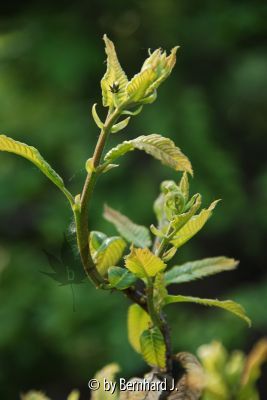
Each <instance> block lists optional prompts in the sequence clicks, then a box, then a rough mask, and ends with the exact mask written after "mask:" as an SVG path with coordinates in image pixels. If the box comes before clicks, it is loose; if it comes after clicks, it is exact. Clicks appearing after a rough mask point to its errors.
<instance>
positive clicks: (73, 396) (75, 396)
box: [67, 390, 80, 400]
mask: <svg viewBox="0 0 267 400" xmlns="http://www.w3.org/2000/svg"><path fill="white" fill-rule="evenodd" d="M79 398H80V392H79V391H78V390H73V391H72V392H71V393H70V394H69V395H68V397H67V400H79Z"/></svg>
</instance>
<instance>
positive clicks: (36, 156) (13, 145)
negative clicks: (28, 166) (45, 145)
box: [0, 135, 73, 205]
mask: <svg viewBox="0 0 267 400" xmlns="http://www.w3.org/2000/svg"><path fill="white" fill-rule="evenodd" d="M0 151H7V152H10V153H14V154H17V155H19V156H21V157H24V158H26V159H27V160H29V161H31V162H32V163H33V164H35V165H36V167H38V168H39V169H40V170H41V171H42V172H43V174H45V175H46V176H47V178H48V179H50V180H51V181H52V182H53V183H54V184H55V185H56V186H57V187H58V188H59V189H60V190H61V191H62V192H63V193H64V194H65V196H66V197H67V199H68V200H69V202H70V203H71V205H72V204H73V197H72V195H71V194H70V193H69V191H68V190H67V189H66V188H65V186H64V182H63V180H62V178H61V177H60V176H59V175H58V174H57V173H56V172H55V171H54V170H53V168H52V167H51V166H50V165H49V164H48V163H47V162H46V161H45V160H44V158H43V157H42V156H41V154H40V153H39V151H38V150H37V149H36V148H35V147H32V146H28V145H27V144H25V143H21V142H18V141H16V140H13V139H11V138H9V137H7V136H5V135H0Z"/></svg>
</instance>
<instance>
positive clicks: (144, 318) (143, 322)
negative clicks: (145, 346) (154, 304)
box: [127, 304, 152, 353]
mask: <svg viewBox="0 0 267 400" xmlns="http://www.w3.org/2000/svg"><path fill="white" fill-rule="evenodd" d="M127 324H128V339H129V342H130V344H131V345H132V347H133V348H134V350H135V351H136V352H137V353H141V346H140V336H141V335H142V333H143V332H144V331H145V330H147V329H148V328H149V326H150V325H151V324H152V321H151V318H150V316H149V315H148V313H147V312H146V311H145V310H143V308H141V307H140V306H139V305H138V304H132V305H131V306H130V307H129V310H128V323H127Z"/></svg>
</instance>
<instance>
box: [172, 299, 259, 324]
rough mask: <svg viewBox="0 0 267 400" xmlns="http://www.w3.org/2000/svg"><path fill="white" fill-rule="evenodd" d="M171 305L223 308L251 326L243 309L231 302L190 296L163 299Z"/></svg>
mask: <svg viewBox="0 0 267 400" xmlns="http://www.w3.org/2000/svg"><path fill="white" fill-rule="evenodd" d="M171 303H197V304H202V305H204V306H214V307H219V308H223V309H224V310H227V311H229V312H231V313H233V314H235V315H237V316H238V317H239V318H241V319H243V320H244V321H246V322H247V324H248V325H249V326H251V321H250V319H249V318H248V317H247V315H246V313H245V310H244V309H243V307H242V306H241V305H240V304H238V303H235V302H234V301H232V300H225V301H220V300H213V299H200V298H198V297H192V296H182V295H173V296H172V295H169V296H167V297H166V299H165V304H171Z"/></svg>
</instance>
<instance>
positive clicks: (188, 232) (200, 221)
mask: <svg viewBox="0 0 267 400" xmlns="http://www.w3.org/2000/svg"><path fill="white" fill-rule="evenodd" d="M218 201H219V200H216V201H214V202H213V203H211V205H210V206H209V208H208V209H203V210H202V211H201V212H200V213H199V214H198V215H195V216H194V217H192V218H191V219H190V220H189V221H188V222H187V223H186V224H185V225H184V226H183V228H182V229H180V230H179V231H178V233H177V235H175V236H174V238H173V239H172V240H171V243H172V244H173V245H174V246H175V247H176V248H179V247H181V246H182V245H183V244H185V243H186V242H187V241H188V240H190V239H191V238H192V237H193V236H195V234H196V233H198V232H199V231H200V230H201V229H202V228H203V226H204V225H205V223H206V222H207V220H208V219H209V217H210V216H211V215H212V211H213V210H214V208H215V207H216V204H217V203H218Z"/></svg>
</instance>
